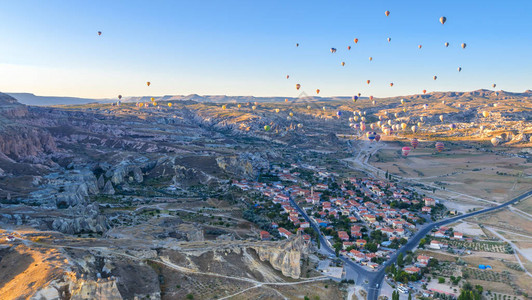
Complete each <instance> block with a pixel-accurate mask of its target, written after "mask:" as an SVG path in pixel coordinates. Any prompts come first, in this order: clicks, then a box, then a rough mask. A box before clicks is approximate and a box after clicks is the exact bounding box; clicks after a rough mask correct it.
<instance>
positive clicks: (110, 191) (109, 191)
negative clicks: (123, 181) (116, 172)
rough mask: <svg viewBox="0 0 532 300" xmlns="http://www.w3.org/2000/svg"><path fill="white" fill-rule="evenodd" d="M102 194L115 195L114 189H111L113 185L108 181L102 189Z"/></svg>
mask: <svg viewBox="0 0 532 300" xmlns="http://www.w3.org/2000/svg"><path fill="white" fill-rule="evenodd" d="M102 193H103V194H105V195H114V194H115V189H114V188H113V184H112V183H111V181H110V180H109V181H107V183H106V184H105V186H104V187H103V190H102Z"/></svg>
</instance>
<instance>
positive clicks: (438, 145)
mask: <svg viewBox="0 0 532 300" xmlns="http://www.w3.org/2000/svg"><path fill="white" fill-rule="evenodd" d="M444 148H445V147H444V145H443V143H442V142H437V143H436V150H437V151H438V152H442V151H443V149H444Z"/></svg>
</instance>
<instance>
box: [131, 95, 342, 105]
mask: <svg viewBox="0 0 532 300" xmlns="http://www.w3.org/2000/svg"><path fill="white" fill-rule="evenodd" d="M150 98H151V96H142V97H127V98H125V99H124V100H125V101H127V102H149V101H150ZM154 98H155V100H157V101H195V102H203V103H246V102H269V103H271V102H284V101H285V99H288V102H316V101H334V100H350V99H351V98H350V97H318V96H307V95H302V96H300V97H295V98H294V97H255V96H226V95H203V96H202V95H197V94H191V95H165V96H162V97H161V96H154Z"/></svg>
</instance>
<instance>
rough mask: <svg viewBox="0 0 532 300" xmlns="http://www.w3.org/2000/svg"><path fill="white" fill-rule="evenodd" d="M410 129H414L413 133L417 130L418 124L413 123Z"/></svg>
mask: <svg viewBox="0 0 532 300" xmlns="http://www.w3.org/2000/svg"><path fill="white" fill-rule="evenodd" d="M410 129H411V130H412V132H413V133H416V131H417V126H416V125H413V126H412V127H410Z"/></svg>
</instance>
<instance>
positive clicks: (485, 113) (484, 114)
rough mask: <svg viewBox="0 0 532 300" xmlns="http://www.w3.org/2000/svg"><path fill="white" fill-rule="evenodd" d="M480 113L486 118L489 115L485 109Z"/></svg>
mask: <svg viewBox="0 0 532 300" xmlns="http://www.w3.org/2000/svg"><path fill="white" fill-rule="evenodd" d="M482 115H483V116H484V118H487V117H489V116H490V112H489V111H486V110H485V111H483V112H482Z"/></svg>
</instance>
